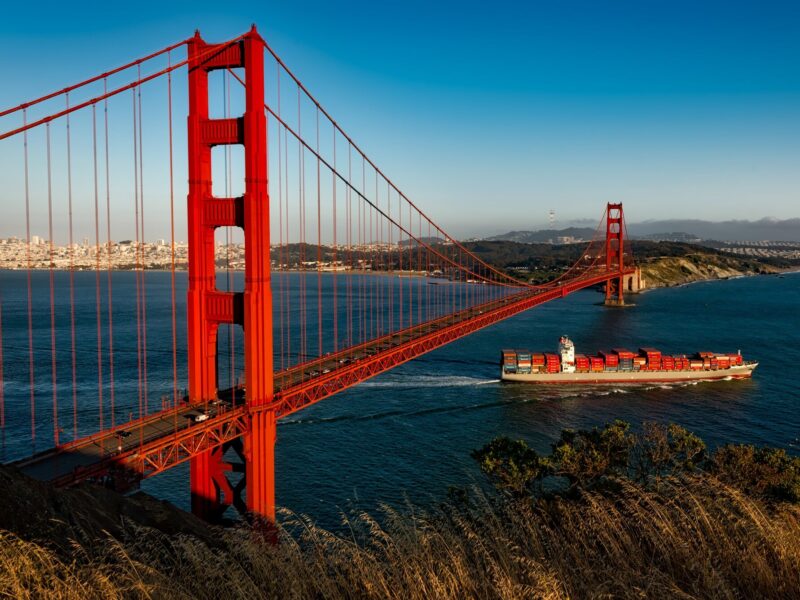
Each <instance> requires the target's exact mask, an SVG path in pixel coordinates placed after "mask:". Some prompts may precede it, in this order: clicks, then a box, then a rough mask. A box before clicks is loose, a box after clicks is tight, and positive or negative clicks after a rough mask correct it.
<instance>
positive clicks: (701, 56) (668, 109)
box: [0, 0, 800, 238]
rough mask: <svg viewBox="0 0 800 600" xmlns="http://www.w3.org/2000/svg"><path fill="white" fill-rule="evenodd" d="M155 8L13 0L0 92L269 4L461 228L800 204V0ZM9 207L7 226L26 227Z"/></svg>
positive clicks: (326, 101) (280, 32) (328, 81)
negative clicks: (620, 209)
mask: <svg viewBox="0 0 800 600" xmlns="http://www.w3.org/2000/svg"><path fill="white" fill-rule="evenodd" d="M136 10H137V18H136V19H131V18H130V12H129V7H127V6H125V7H118V6H116V5H113V4H106V3H96V2H86V3H82V4H81V5H80V6H77V7H76V6H73V5H69V6H67V5H63V4H61V3H56V2H49V1H46V2H40V3H36V4H35V5H34V4H30V3H29V4H22V5H20V4H15V5H9V6H7V7H5V8H4V14H5V17H6V18H5V19H3V21H2V22H1V23H0V50H2V52H0V73H2V76H3V80H4V85H3V86H2V88H1V89H0V108H5V107H8V106H12V105H15V104H18V103H19V102H22V101H24V100H28V99H30V98H32V97H36V96H38V95H41V94H43V93H46V92H49V91H52V90H55V89H61V88H62V87H64V86H65V85H68V84H70V83H73V82H75V81H78V80H80V79H82V78H85V77H87V76H91V75H94V74H96V73H97V72H100V71H102V70H106V69H109V68H112V67H114V66H116V65H119V64H121V63H124V62H126V61H128V60H131V59H133V58H136V57H138V56H141V55H142V54H145V53H147V52H149V51H152V50H154V49H156V48H160V47H163V46H164V45H166V44H168V43H170V42H173V41H176V40H179V39H183V38H186V37H188V36H190V35H191V34H192V32H193V31H194V30H195V29H196V28H198V29H200V31H201V32H202V34H203V36H204V37H205V39H206V40H208V41H211V42H214V41H222V40H226V39H229V38H231V37H234V36H235V35H237V34H239V33H241V32H243V31H245V30H247V29H248V28H249V27H250V25H251V23H256V24H257V25H258V26H259V31H260V33H261V34H262V36H263V37H264V38H265V39H267V40H268V41H269V42H270V44H271V45H272V46H273V47H274V48H275V49H276V50H277V52H278V53H279V54H280V55H281V56H282V57H283V58H284V60H285V62H286V63H287V64H288V65H289V66H290V68H292V69H293V70H295V71H296V72H297V74H298V75H299V76H300V78H301V79H302V80H303V81H304V82H305V83H306V84H307V85H308V86H309V87H310V89H311V91H312V93H314V94H315V95H316V96H317V97H318V98H319V99H320V101H321V102H322V103H323V105H325V106H326V107H327V108H328V110H329V111H330V113H331V114H332V115H333V116H334V117H335V118H336V119H337V121H339V123H340V124H341V125H342V126H343V128H344V129H345V131H347V132H348V133H349V134H350V135H352V137H353V138H354V139H355V140H356V141H357V143H359V145H360V146H361V147H362V148H364V150H365V151H366V152H367V154H369V155H370V156H371V157H372V158H373V159H374V160H375V162H376V164H378V165H379V166H380V167H381V169H383V170H384V172H386V173H387V174H388V175H389V177H391V178H392V179H393V180H394V181H395V182H396V183H397V184H398V186H399V187H400V189H402V190H403V191H404V192H405V193H406V194H407V195H408V197H409V198H411V199H412V200H413V201H414V202H415V203H417V205H418V206H420V207H421V208H422V209H423V210H425V211H426V212H427V213H428V214H429V215H430V216H431V217H432V218H433V220H434V221H436V222H437V223H439V224H440V225H442V226H443V227H444V228H445V230H447V231H448V232H449V233H451V234H452V235H454V236H455V237H459V238H466V237H472V236H486V235H491V234H492V233H501V232H503V231H508V230H511V229H525V228H530V229H534V228H537V227H539V226H542V227H546V226H547V214H548V211H549V210H550V209H555V210H556V212H557V218H558V222H559V223H562V224H563V223H567V222H575V221H576V220H580V219H585V220H586V222H590V221H591V222H592V224H594V223H596V222H597V220H599V218H600V215H601V213H602V210H603V208H604V206H605V203H606V202H607V201H615V202H616V201H621V202H623V203H624V204H625V210H626V216H627V218H628V220H629V222H631V223H635V222H644V221H652V220H668V219H701V220H709V221H726V220H734V219H749V220H759V219H761V218H763V217H766V216H770V217H773V218H776V219H781V220H785V219H791V218H796V217H798V216H800V214H798V208H797V207H798V206H800V169H798V168H797V165H798V164H800V69H798V68H797V65H798V64H800V35H798V23H799V22H800V5H798V4H797V3H792V2H777V1H770V2H761V3H754V2H721V1H712V2H704V3H702V4H698V3H693V2H686V1H679V2H653V3H647V4H643V3H639V2H632V1H625V2H618V3H614V5H613V6H612V5H604V4H598V3H594V2H566V3H559V4H558V5H550V4H546V5H545V4H542V5H530V4H527V3H517V2H509V1H502V2H499V3H495V4H493V5H492V6H491V7H490V8H488V7H487V5H486V4H485V3H479V2H473V1H467V2H458V3H455V2H443V3H422V2H413V1H412V2H404V3H391V2H390V3H379V4H375V3H368V2H362V1H356V2H350V3H347V4H346V5H333V4H331V3H325V2H319V1H312V2H309V3H304V4H302V5H297V4H279V3H276V4H274V5H270V4H248V3H243V4H239V5H227V4H226V5H220V4H218V3H211V2H207V1H205V0H199V1H197V2H192V3H186V2H177V3H154V2H149V1H143V2H140V3H137V5H136ZM181 77H183V75H181V76H180V77H178V78H177V79H180V78H181ZM176 102H177V103H181V102H185V98H183V97H179V98H178V99H177V100H176ZM181 108H183V106H182V105H181ZM176 124H177V125H178V126H182V121H180V120H176ZM3 125H5V123H3ZM15 125H16V123H15ZM13 150H14V151H16V146H15V147H14V149H13ZM5 151H7V150H5ZM182 153H183V154H182ZM5 156H6V155H5V154H4V149H3V148H2V147H0V159H2V158H3V157H5ZM175 157H176V161H177V162H180V161H185V151H184V150H183V149H182V148H181V147H177V148H176V155H175ZM124 176H125V175H122V177H124ZM183 177H184V180H180V178H179V177H176V180H177V184H176V185H178V187H177V188H176V197H177V198H178V202H177V204H176V206H177V207H179V208H180V211H179V212H182V207H183V206H184V204H183V202H184V201H183V198H184V197H185V191H184V188H181V187H180V185H182V184H183V181H185V175H183ZM9 194H10V192H9V191H8V190H6V191H5V194H4V193H2V192H0V201H3V202H10V201H13V198H9V197H7V196H8V195H9ZM150 198H151V196H148V199H150ZM123 200H125V201H127V199H124V198H121V197H120V198H118V201H120V202H122V201H123ZM6 226H8V227H10V225H8V224H0V237H4V236H6V235H19V233H22V232H14V231H8V230H6V229H4V227H6ZM76 226H80V225H76ZM37 227H38V226H37ZM148 232H149V235H148V237H149V236H150V235H152V236H153V237H155V238H158V237H167V236H165V234H164V233H163V232H159V227H158V226H151V225H148ZM34 233H38V234H39V235H41V234H42V233H43V232H42V231H41V230H40V231H38V232H34ZM77 235H78V236H79V237H82V236H83V235H85V233H77Z"/></svg>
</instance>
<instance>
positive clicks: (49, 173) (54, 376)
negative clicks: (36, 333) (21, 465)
mask: <svg viewBox="0 0 800 600" xmlns="http://www.w3.org/2000/svg"><path fill="white" fill-rule="evenodd" d="M44 128H45V135H46V137H47V232H48V237H49V239H48V245H49V262H50V268H49V271H50V372H51V382H52V386H53V441H54V442H55V445H56V446H58V381H57V379H58V377H57V360H56V296H55V271H54V267H55V264H54V261H55V247H54V246H53V169H52V161H51V157H50V123H46V124H45V127H44Z"/></svg>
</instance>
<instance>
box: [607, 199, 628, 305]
mask: <svg viewBox="0 0 800 600" xmlns="http://www.w3.org/2000/svg"><path fill="white" fill-rule="evenodd" d="M624 244H625V242H624V239H623V214H622V204H621V203H618V204H613V203H611V202H609V203H608V206H607V207H606V270H607V271H608V272H613V271H618V272H619V278H618V279H609V280H608V282H606V301H605V303H606V304H610V305H622V304H624V303H625V299H624V297H623V291H624V289H625V285H624V275H623V272H624V271H625V261H624V258H623V252H624Z"/></svg>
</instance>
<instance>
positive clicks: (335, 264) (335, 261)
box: [331, 127, 339, 352]
mask: <svg viewBox="0 0 800 600" xmlns="http://www.w3.org/2000/svg"><path fill="white" fill-rule="evenodd" d="M332 131H333V172H331V185H332V188H333V262H332V265H333V351H334V352H338V350H339V306H338V304H339V298H338V294H339V291H338V288H337V286H336V276H337V274H338V272H339V262H338V257H337V253H338V248H337V247H336V245H337V244H338V240H337V239H336V228H337V226H338V222H337V220H336V173H337V172H338V171H337V170H336V168H337V167H336V128H335V127H333V128H332Z"/></svg>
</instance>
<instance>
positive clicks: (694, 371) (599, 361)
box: [500, 336, 758, 384]
mask: <svg viewBox="0 0 800 600" xmlns="http://www.w3.org/2000/svg"><path fill="white" fill-rule="evenodd" d="M500 360H501V364H500V377H501V379H502V380H503V381H517V382H523V383H555V384H583V383H588V384H598V383H648V382H654V383H656V382H657V383H674V382H681V381H708V380H714V379H745V378H748V377H751V376H752V374H753V371H754V370H755V368H756V367H757V366H758V363H757V362H755V361H745V360H743V359H742V354H741V352H737V353H736V354H719V353H715V352H697V353H695V354H693V355H691V356H687V355H685V354H681V355H677V356H673V355H668V354H664V353H662V352H661V351H660V350H656V349H655V348H639V352H638V353H637V352H631V351H630V350H626V349H624V348H615V349H613V350H608V351H604V352H598V353H597V355H595V356H589V355H587V354H576V353H575V345H574V344H573V343H572V340H570V339H569V338H568V337H567V336H563V337H561V339H560V340H559V342H558V353H555V354H551V353H547V352H542V353H535V352H530V351H528V350H503V351H502V355H501V359H500Z"/></svg>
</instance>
